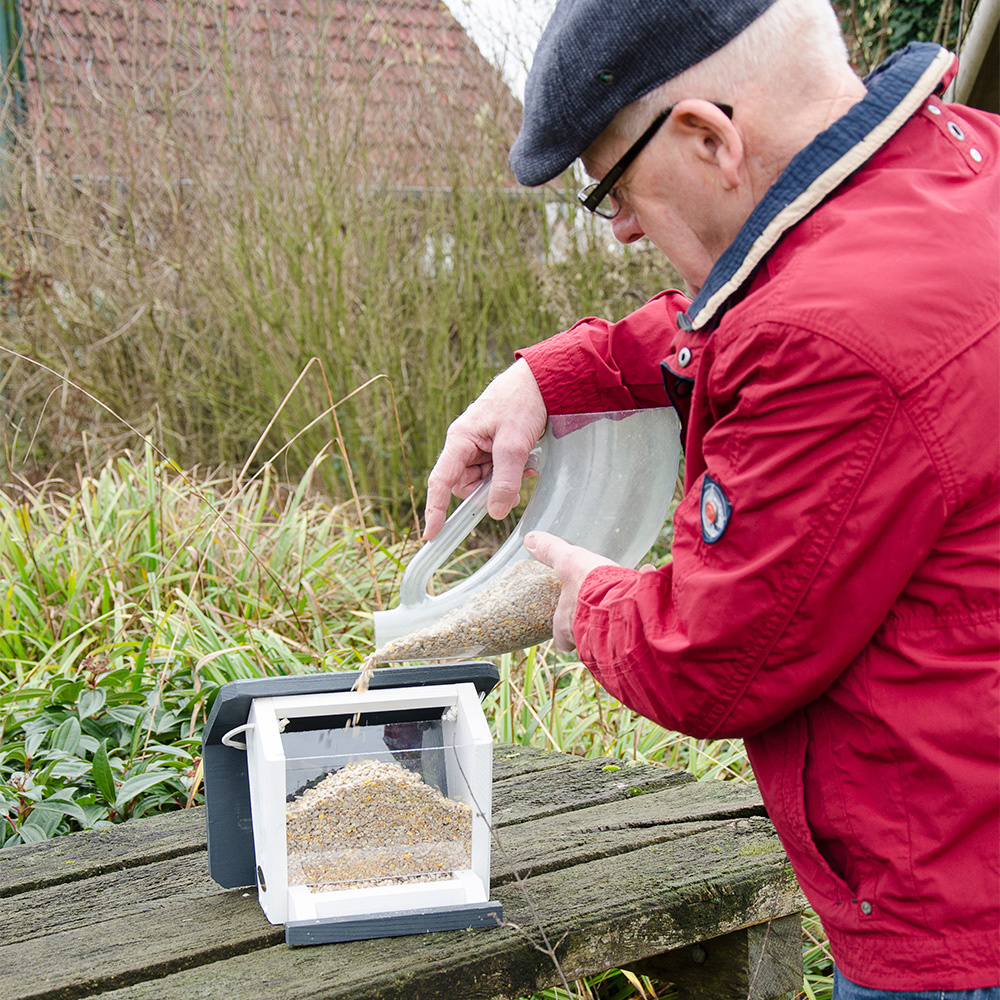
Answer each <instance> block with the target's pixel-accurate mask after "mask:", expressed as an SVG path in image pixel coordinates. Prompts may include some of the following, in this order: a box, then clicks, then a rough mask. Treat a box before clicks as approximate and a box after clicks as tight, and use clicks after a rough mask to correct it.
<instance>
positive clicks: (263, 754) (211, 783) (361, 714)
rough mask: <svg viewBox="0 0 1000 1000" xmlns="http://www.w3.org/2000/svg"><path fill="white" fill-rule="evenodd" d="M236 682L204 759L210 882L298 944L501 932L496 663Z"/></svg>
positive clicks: (220, 704)
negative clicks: (238, 893)
mask: <svg viewBox="0 0 1000 1000" xmlns="http://www.w3.org/2000/svg"><path fill="white" fill-rule="evenodd" d="M358 678H359V673H358V672H345V673H335V674H323V675H312V676H306V677H280V678H264V679H261V680H250V681H234V682H232V683H230V684H227V685H225V686H224V687H223V688H222V689H221V690H220V691H219V694H218V695H217V697H216V701H215V704H214V705H213V708H212V713H211V715H210V717H209V720H208V724H207V725H206V728H205V736H204V740H203V759H204V765H205V799H206V809H207V815H208V856H209V872H210V874H211V875H212V878H214V879H215V881H216V882H218V883H220V884H221V885H223V886H225V887H227V888H236V887H243V886H248V885H253V884H256V885H257V893H258V899H259V900H260V905H261V908H262V909H263V911H264V914H265V916H266V917H267V919H268V920H269V921H270V922H271V923H273V924H284V925H285V940H286V941H287V942H288V943H289V944H292V945H302V944H322V943H326V942H332V941H349V940H357V939H361V938H373V937H391V936H397V935H401V934H413V933H420V932H424V931H431V930H454V929H459V928H466V927H489V926H498V925H499V924H500V922H501V921H502V912H501V908H500V906H499V904H498V903H496V902H494V901H491V900H490V898H489V895H490V891H489V890H490V883H489V869H490V833H491V830H490V809H491V794H492V737H491V735H490V732H489V727H488V725H487V723H486V717H485V715H484V714H483V710H482V704H481V702H482V699H483V698H484V697H485V695H486V694H487V693H488V692H489V691H490V690H491V689H492V688H493V686H494V685H495V684H496V682H497V680H498V673H497V668H496V667H495V666H494V665H493V664H490V663H459V664H446V665H439V666H412V667H390V668H383V669H380V670H376V671H375V672H374V673H373V674H372V676H371V679H370V682H369V686H368V690H366V691H356V690H353V688H354V686H355V684H356V682H357V680H358Z"/></svg>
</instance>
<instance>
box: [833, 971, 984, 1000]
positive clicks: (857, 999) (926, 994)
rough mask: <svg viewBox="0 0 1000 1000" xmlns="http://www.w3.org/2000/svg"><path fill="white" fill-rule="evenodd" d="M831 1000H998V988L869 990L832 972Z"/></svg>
mask: <svg viewBox="0 0 1000 1000" xmlns="http://www.w3.org/2000/svg"><path fill="white" fill-rule="evenodd" d="M833 1000H1000V986H987V987H985V988H984V989H980V990H902V991H900V990H871V989H869V988H868V987H867V986H858V985H857V983H852V982H851V981H850V979H847V978H846V977H845V976H843V975H842V974H841V973H840V972H834V974H833Z"/></svg>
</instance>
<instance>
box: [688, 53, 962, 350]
mask: <svg viewBox="0 0 1000 1000" xmlns="http://www.w3.org/2000/svg"><path fill="white" fill-rule="evenodd" d="M954 63H955V57H954V56H952V54H951V53H950V52H948V51H947V50H946V49H943V48H941V46H940V45H934V44H931V43H929V42H912V43H910V44H909V45H907V46H906V47H905V48H904V49H901V50H900V51H899V52H897V53H896V54H895V55H893V56H892V57H891V58H890V59H888V60H887V61H886V62H884V63H883V64H882V65H881V66H879V67H878V68H877V69H876V70H874V71H873V72H872V73H870V74H869V75H868V76H867V77H865V85H866V86H867V87H868V94H867V96H866V97H864V98H863V99H862V100H861V101H859V102H858V103H857V104H855V105H854V106H853V107H852V108H851V109H850V110H849V111H848V112H847V113H846V114H845V115H844V116H843V117H841V118H839V119H838V120H837V121H835V122H834V123H833V125H831V126H830V127H829V128H828V129H826V131H824V132H821V133H820V134H819V135H818V136H816V138H815V139H813V141H812V142H811V143H810V144H809V145H808V146H806V147H805V148H804V149H802V150H800V151H799V152H798V153H797V154H796V155H795V156H794V157H793V158H792V160H791V162H790V163H789V164H788V166H787V167H786V168H785V169H784V171H783V172H782V173H781V176H780V177H778V179H777V181H775V182H774V184H773V185H772V186H771V188H770V189H769V190H768V191H767V193H766V194H765V195H764V197H763V198H762V199H761V201H760V202H759V203H758V204H757V207H756V208H755V209H754V210H753V212H752V213H751V214H750V217H749V218H748V219H747V221H746V222H745V223H744V224H743V227H742V229H740V231H739V233H737V235H736V239H735V240H733V242H732V243H731V244H730V245H729V246H728V247H727V248H726V250H725V251H724V252H723V254H722V256H721V257H720V258H719V259H718V260H717V261H716V262H715V266H714V267H713V268H712V270H711V271H710V272H709V275H708V279H707V280H706V282H705V284H704V286H703V287H702V289H701V291H700V292H699V293H698V295H697V296H696V297H695V299H694V301H693V302H692V303H691V305H690V306H689V307H688V310H687V312H684V313H680V314H678V317H677V325H678V327H680V329H681V330H685V331H692V330H703V331H705V332H706V333H707V332H709V331H710V330H711V329H712V328H713V327H715V326H716V325H717V324H718V322H719V320H720V319H721V318H722V314H723V313H724V312H725V311H726V309H727V308H728V306H729V305H730V303H731V302H732V300H733V298H734V296H735V295H736V294H737V292H739V290H740V289H741V288H742V287H743V285H744V284H745V283H746V282H747V280H748V279H749V278H750V277H751V275H752V274H753V272H754V271H755V270H756V268H757V265H758V264H760V262H761V261H762V260H763V259H764V256H765V255H766V254H767V253H768V252H769V251H770V250H771V249H773V247H774V246H775V244H776V243H777V242H778V241H779V240H780V239H781V237H782V236H783V235H784V234H785V233H786V232H787V231H788V230H789V229H791V228H792V227H793V226H795V225H796V224H797V223H799V222H801V221H802V219H804V218H805V216H806V215H808V214H809V213H810V212H811V211H813V209H814V208H816V206H817V205H819V204H820V203H821V202H823V201H825V200H826V198H828V197H829V196H830V194H832V192H833V191H834V190H835V189H836V188H837V187H838V186H839V185H840V184H841V183H843V181H845V180H846V179H847V178H848V177H849V176H850V175H851V174H853V173H854V172H855V171H856V170H857V169H858V168H859V167H861V166H862V165H863V164H864V163H866V162H867V161H868V160H869V159H870V158H871V157H872V156H873V155H874V154H875V153H876V152H877V151H878V150H879V149H880V148H881V147H882V146H883V145H885V143H886V142H888V140H889V139H890V138H891V137H892V136H893V135H894V134H895V133H896V132H898V131H899V129H900V128H902V127H903V125H904V124H905V123H906V122H907V121H908V120H909V119H910V117H911V116H912V115H913V114H914V113H915V112H916V111H917V110H918V109H919V107H920V106H921V104H922V103H923V102H924V101H925V100H926V99H927V98H928V97H930V96H931V94H933V93H935V92H937V91H939V90H940V89H942V88H943V86H945V85H946V84H947V82H948V79H950V76H951V75H954V68H953V64H954ZM949 68H951V72H950V74H949Z"/></svg>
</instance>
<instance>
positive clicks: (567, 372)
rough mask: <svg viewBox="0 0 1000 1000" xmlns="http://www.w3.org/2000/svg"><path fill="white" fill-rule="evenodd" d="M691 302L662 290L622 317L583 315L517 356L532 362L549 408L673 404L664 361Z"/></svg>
mask: <svg viewBox="0 0 1000 1000" xmlns="http://www.w3.org/2000/svg"><path fill="white" fill-rule="evenodd" d="M688 304H689V300H688V299H687V298H685V297H684V296H683V295H682V294H681V293H680V292H677V291H667V292H661V293H660V294H659V295H657V296H656V297H655V298H653V299H650V300H649V302H647V303H646V304H645V305H644V306H643V307H642V308H641V309H638V310H636V312H634V313H631V314H630V315H629V316H626V317H625V318H624V319H622V320H620V321H619V322H617V323H609V322H607V321H606V320H602V319H594V318H590V319H583V320H580V322H579V323H576V324H575V325H574V326H572V327H570V329H568V330H565V331H563V332H562V333H558V334H556V335H555V336H554V337H550V338H549V339H548V340H544V341H542V342H541V343H539V344H535V345H534V346H533V347H528V348H525V349H524V350H521V351H518V352H517V356H518V357H520V358H524V359H525V360H526V361H527V362H528V365H529V367H530V368H531V371H532V374H533V375H534V376H535V380H536V381H537V382H538V386H539V388H540V389H541V392H542V397H543V399H544V400H545V406H546V409H547V411H548V412H549V413H550V414H552V413H602V412H605V411H608V410H631V409H641V408H643V407H650V406H669V405H670V400H669V398H668V396H667V393H666V390H665V389H664V387H663V377H662V375H661V373H660V361H661V360H662V359H663V358H664V357H666V355H667V351H668V349H669V347H670V341H671V339H672V337H673V336H674V334H675V333H676V330H677V313H678V312H683V310H684V309H686V308H687V306H688Z"/></svg>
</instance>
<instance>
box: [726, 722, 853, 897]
mask: <svg viewBox="0 0 1000 1000" xmlns="http://www.w3.org/2000/svg"><path fill="white" fill-rule="evenodd" d="M746 747H747V752H748V754H749V756H750V762H751V764H752V765H753V769H754V774H755V775H756V777H757V783H758V785H759V787H760V789H761V795H762V796H763V798H764V803H765V805H766V806H767V811H768V815H769V816H770V818H771V822H772V823H774V827H775V829H776V830H777V832H778V836H779V837H780V838H781V841H782V844H783V845H784V847H785V851H786V852H787V854H788V857H789V860H790V861H791V862H792V867H793V868H794V869H795V874H796V876H797V877H798V880H799V884H800V885H801V887H802V891H803V892H804V893H805V894H806V896H807V897H808V899H809V901H810V903H812V905H813V907H814V908H815V909H816V910H817V912H819V913H820V915H821V916H822V915H823V914H824V913H829V912H830V909H831V907H830V904H842V903H844V902H847V901H849V900H852V899H854V898H855V893H854V892H853V890H852V888H851V886H849V885H848V884H847V882H846V881H844V879H843V878H842V877H841V876H840V875H838V874H837V873H836V872H835V871H834V870H833V869H832V868H831V867H830V864H829V862H828V861H827V860H826V858H825V857H824V856H823V854H822V853H821V852H820V850H819V848H818V847H817V846H816V842H815V841H814V839H813V835H812V831H811V829H810V826H809V820H808V816H807V814H806V796H805V764H806V754H807V751H808V748H809V726H808V723H807V721H806V717H805V713H804V711H803V710H801V709H800V710H799V711H797V712H794V713H793V714H792V715H790V716H788V717H787V718H786V719H784V720H782V721H781V722H779V723H778V724H777V725H774V726H772V727H771V728H770V729H767V730H765V731H764V732H762V733H759V734H758V735H757V736H754V737H749V738H748V739H747V740H746ZM824 902H825V903H826V904H827V905H823V903H824Z"/></svg>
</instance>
